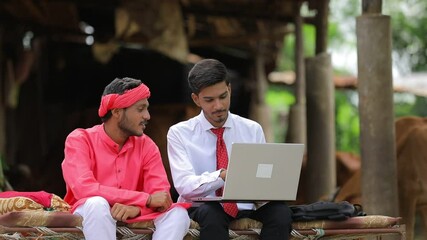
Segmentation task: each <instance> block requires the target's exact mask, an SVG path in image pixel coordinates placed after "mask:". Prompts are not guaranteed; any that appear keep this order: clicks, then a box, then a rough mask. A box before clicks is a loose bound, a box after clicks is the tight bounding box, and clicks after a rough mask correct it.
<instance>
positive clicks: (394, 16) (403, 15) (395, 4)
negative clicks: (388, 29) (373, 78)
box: [384, 0, 427, 73]
mask: <svg viewBox="0 0 427 240" xmlns="http://www.w3.org/2000/svg"><path fill="white" fill-rule="evenodd" d="M384 12H385V14H387V15H390V16H391V24H392V41H393V50H394V51H395V52H396V53H397V55H395V58H396V59H395V61H396V62H399V64H396V66H397V67H400V70H401V71H402V72H405V73H406V72H418V71H427V50H426V49H427V15H426V14H425V13H426V12H427V1H425V0H410V1H398V0H391V1H390V2H389V4H387V5H385V9H384ZM402 63H404V64H402ZM402 65H403V66H405V67H407V68H409V69H405V68H402Z"/></svg>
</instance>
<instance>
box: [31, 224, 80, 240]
mask: <svg viewBox="0 0 427 240" xmlns="http://www.w3.org/2000/svg"><path fill="white" fill-rule="evenodd" d="M33 228H34V229H36V230H37V231H38V232H40V233H42V234H45V235H47V236H40V237H41V238H38V239H49V238H52V237H55V238H57V237H61V238H65V239H70V240H80V239H81V238H80V237H78V236H75V235H74V234H71V233H57V232H55V231H53V230H51V229H49V228H47V227H33Z"/></svg>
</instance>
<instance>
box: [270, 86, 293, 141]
mask: <svg viewBox="0 0 427 240" xmlns="http://www.w3.org/2000/svg"><path fill="white" fill-rule="evenodd" d="M266 103H267V105H268V106H269V107H270V110H271V112H272V116H273V117H272V126H273V131H274V141H275V142H284V141H285V136H286V131H287V127H288V125H287V124H286V123H287V117H288V113H289V107H290V106H291V105H292V104H294V103H295V97H294V94H293V93H292V92H291V91H290V90H289V89H288V88H286V87H284V86H279V85H270V86H269V89H268V91H267V94H266Z"/></svg>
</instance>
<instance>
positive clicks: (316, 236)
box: [291, 228, 325, 240]
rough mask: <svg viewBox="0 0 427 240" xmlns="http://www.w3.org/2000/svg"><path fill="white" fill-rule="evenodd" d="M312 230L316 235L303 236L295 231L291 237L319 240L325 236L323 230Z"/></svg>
mask: <svg viewBox="0 0 427 240" xmlns="http://www.w3.org/2000/svg"><path fill="white" fill-rule="evenodd" d="M312 230H313V231H314V232H315V233H316V234H315V235H307V236H305V235H302V234H301V233H299V232H298V231H297V230H295V229H293V230H292V232H291V235H292V236H293V237H295V238H299V239H304V240H311V239H313V240H316V239H319V238H321V237H323V236H324V235H325V231H324V230H323V229H317V228H313V229H312Z"/></svg>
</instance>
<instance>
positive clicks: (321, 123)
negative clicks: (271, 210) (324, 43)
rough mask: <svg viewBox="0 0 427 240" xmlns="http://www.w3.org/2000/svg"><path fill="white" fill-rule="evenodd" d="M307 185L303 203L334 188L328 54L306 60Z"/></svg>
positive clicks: (332, 102)
mask: <svg viewBox="0 0 427 240" xmlns="http://www.w3.org/2000/svg"><path fill="white" fill-rule="evenodd" d="M306 68H307V133H308V137H307V173H308V174H307V182H308V185H306V200H307V201H308V202H315V201H318V200H319V199H320V198H321V197H322V196H325V195H328V194H330V193H332V192H333V191H334V190H335V187H336V160H335V94H334V87H335V86H334V83H333V81H332V61H331V56H330V54H327V53H322V54H318V55H317V56H316V57H313V58H309V59H307V60H306Z"/></svg>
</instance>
